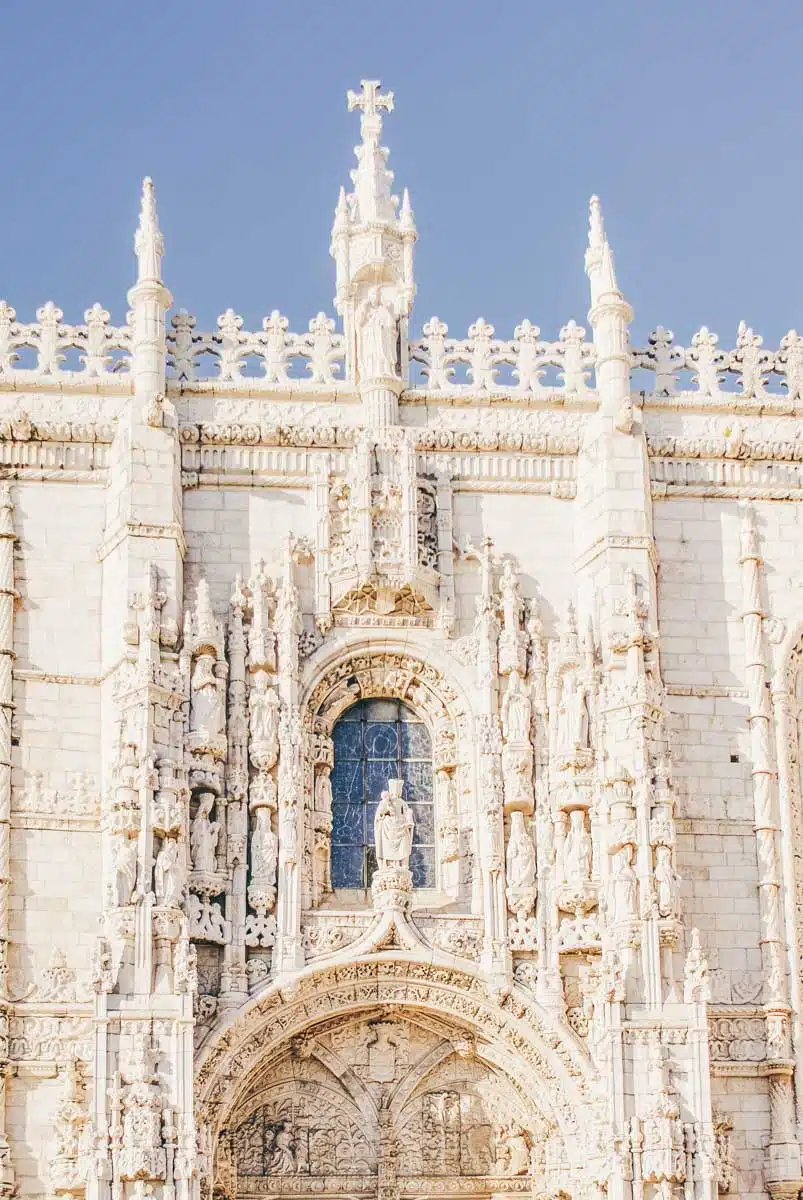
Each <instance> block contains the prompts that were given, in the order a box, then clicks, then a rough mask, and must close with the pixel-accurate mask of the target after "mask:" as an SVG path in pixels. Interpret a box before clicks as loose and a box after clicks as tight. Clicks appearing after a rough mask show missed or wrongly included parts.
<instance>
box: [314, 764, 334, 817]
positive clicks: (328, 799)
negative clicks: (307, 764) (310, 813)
mask: <svg viewBox="0 0 803 1200" xmlns="http://www.w3.org/2000/svg"><path fill="white" fill-rule="evenodd" d="M315 811H316V812H318V813H325V814H326V816H328V817H331V815H332V780H331V778H330V775H329V769H328V767H324V768H323V769H322V770H321V771H319V772H318V775H317V776H316V779H315Z"/></svg>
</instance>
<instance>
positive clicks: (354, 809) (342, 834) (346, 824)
mask: <svg viewBox="0 0 803 1200" xmlns="http://www.w3.org/2000/svg"><path fill="white" fill-rule="evenodd" d="M364 812H365V810H364V808H363V806H362V805H361V804H343V805H341V806H340V807H339V808H338V810H337V820H336V821H333V823H332V825H333V828H332V841H333V842H340V843H343V844H344V845H349V846H361V845H362V844H363V842H364V841H365V837H364V833H365V830H364V828H363V814H364Z"/></svg>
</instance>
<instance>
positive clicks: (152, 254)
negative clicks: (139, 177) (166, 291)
mask: <svg viewBox="0 0 803 1200" xmlns="http://www.w3.org/2000/svg"><path fill="white" fill-rule="evenodd" d="M164 252H165V244H164V238H163V237H162V234H161V232H160V230H159V217H158V215H157V212H156V193H155V191H154V188H153V180H152V179H151V178H150V177H149V176H146V177H145V178H144V179H143V181H142V202H141V204H140V209H139V226H138V228H137V232H136V235H135V237H134V253H135V254H136V256H137V264H138V266H137V282H138V283H145V282H148V283H151V282H152V283H161V281H162V256H163V254H164Z"/></svg>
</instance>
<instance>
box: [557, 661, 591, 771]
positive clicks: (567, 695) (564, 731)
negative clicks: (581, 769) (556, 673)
mask: <svg viewBox="0 0 803 1200" xmlns="http://www.w3.org/2000/svg"><path fill="white" fill-rule="evenodd" d="M587 748H588V706H587V704H586V691H585V688H584V687H578V684H577V680H576V679H575V677H574V675H573V674H572V673H571V672H567V674H566V675H564V676H563V688H562V691H561V697H560V704H559V705H558V749H559V750H562V751H563V752H564V753H567V754H568V753H570V752H571V751H573V750H578V749H580V750H585V749H587Z"/></svg>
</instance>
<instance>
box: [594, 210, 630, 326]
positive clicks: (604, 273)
mask: <svg viewBox="0 0 803 1200" xmlns="http://www.w3.org/2000/svg"><path fill="white" fill-rule="evenodd" d="M586 274H587V275H588V278H589V280H590V283H591V307H592V308H594V306H595V305H597V304H599V302H600V300H601V299H602V297H603V296H606V295H614V296H619V297H621V295H622V293H621V292H620V291H619V288H618V286H617V283H616V272H615V270H614V266H613V252H612V251H611V247H610V243H609V242H608V239H607V237H606V236H605V225H604V223H603V220H602V207H601V205H600V202H599V196H592V197H591V201H590V204H589V215H588V249H587V250H586Z"/></svg>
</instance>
